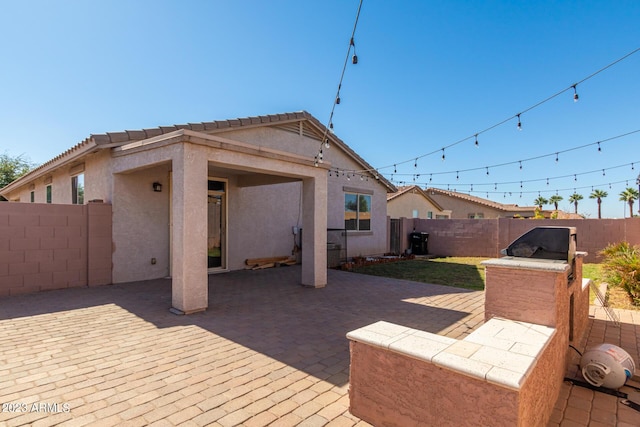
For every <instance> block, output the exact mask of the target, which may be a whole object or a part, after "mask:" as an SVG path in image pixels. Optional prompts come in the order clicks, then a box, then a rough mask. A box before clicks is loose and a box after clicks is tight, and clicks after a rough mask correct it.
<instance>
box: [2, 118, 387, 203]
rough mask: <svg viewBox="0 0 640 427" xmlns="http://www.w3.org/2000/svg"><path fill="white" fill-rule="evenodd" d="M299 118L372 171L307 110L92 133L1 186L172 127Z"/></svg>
mask: <svg viewBox="0 0 640 427" xmlns="http://www.w3.org/2000/svg"><path fill="white" fill-rule="evenodd" d="M302 120H305V121H307V122H309V123H311V124H312V125H313V127H314V128H315V131H314V132H305V135H306V136H309V137H316V138H317V139H318V140H321V139H322V136H323V135H326V136H327V137H328V138H330V139H331V141H332V143H334V144H336V145H338V146H339V147H340V148H341V149H342V150H344V151H345V152H346V153H347V155H349V156H351V157H352V158H353V159H354V160H355V161H356V162H357V163H359V164H360V165H361V166H362V167H363V169H365V170H370V171H373V170H374V168H373V167H372V166H371V165H370V164H369V163H367V162H366V161H365V160H364V159H363V158H362V157H360V156H359V155H358V154H357V153H356V152H355V151H353V150H352V149H351V147H349V146H348V145H347V144H346V143H345V142H344V141H342V140H341V139H340V138H338V137H337V136H336V135H335V134H333V133H332V132H329V131H328V129H327V128H326V127H325V126H324V125H323V124H322V123H321V122H320V121H319V120H318V119H316V118H315V117H314V116H312V115H311V114H310V113H308V112H307V111H298V112H293V113H280V114H269V115H264V116H253V117H243V118H236V119H228V120H215V121H211V122H200V123H187V124H179V125H172V126H159V127H155V128H149V129H138V130H125V131H122V132H107V133H103V134H92V135H91V136H90V137H89V138H86V139H85V140H84V141H82V142H80V143H78V144H76V145H75V146H73V147H71V148H70V149H68V150H66V151H65V152H63V153H61V154H59V155H58V156H56V157H54V158H53V159H51V160H49V161H47V162H45V163H43V164H42V165H40V166H38V167H36V168H35V169H33V170H32V171H31V172H29V173H28V174H26V175H24V176H22V177H21V178H19V179H17V180H16V181H14V182H13V183H11V184H9V185H7V186H6V187H5V189H7V188H9V187H14V185H13V184H14V183H15V184H18V183H19V182H24V181H27V180H29V179H33V178H34V177H38V176H39V175H41V174H42V173H44V172H46V171H47V170H48V169H50V168H52V167H55V166H57V164H59V163H65V162H68V161H73V160H74V159H75V158H77V157H80V156H81V155H83V154H87V153H90V152H94V151H98V150H99V149H104V148H111V147H118V146H122V145H125V144H128V143H131V142H135V141H141V140H145V139H149V138H153V137H156V136H160V135H164V134H167V133H171V132H175V131H176V130H180V129H189V130H192V131H196V132H207V133H218V132H225V131H230V130H236V129H239V128H250V127H257V126H265V125H283V124H288V123H291V124H293V123H295V122H299V121H302ZM311 155H315V153H310V156H311ZM372 175H373V174H372ZM379 181H380V182H381V183H382V185H384V186H385V187H386V188H387V190H388V191H390V192H391V191H395V190H396V187H395V186H394V185H393V184H392V183H391V182H390V181H388V180H387V179H386V178H385V177H384V176H382V175H380V176H379Z"/></svg>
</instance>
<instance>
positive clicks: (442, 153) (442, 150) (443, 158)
mask: <svg viewBox="0 0 640 427" xmlns="http://www.w3.org/2000/svg"><path fill="white" fill-rule="evenodd" d="M442 161H443V162H444V148H443V149H442Z"/></svg>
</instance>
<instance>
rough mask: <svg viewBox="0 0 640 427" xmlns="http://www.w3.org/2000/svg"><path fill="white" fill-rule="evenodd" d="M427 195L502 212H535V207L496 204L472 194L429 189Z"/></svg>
mask: <svg viewBox="0 0 640 427" xmlns="http://www.w3.org/2000/svg"><path fill="white" fill-rule="evenodd" d="M425 191H426V192H427V194H433V195H439V196H448V197H453V198H456V199H461V200H466V201H468V202H472V203H477V204H480V205H483V206H488V207H490V208H494V209H498V210H501V211H533V210H534V209H535V206H518V205H515V204H504V203H498V202H494V201H492V200H488V199H483V198H482V197H477V196H472V195H470V194H465V193H458V192H456V191H450V190H442V189H440V188H434V187H429V188H427V189H426V190H425Z"/></svg>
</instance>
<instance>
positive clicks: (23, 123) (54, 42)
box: [0, 0, 640, 217]
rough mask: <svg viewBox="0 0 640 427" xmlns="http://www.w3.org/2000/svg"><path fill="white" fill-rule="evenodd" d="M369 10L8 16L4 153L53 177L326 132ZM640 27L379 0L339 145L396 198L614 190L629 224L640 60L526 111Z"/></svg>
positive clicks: (62, 6)
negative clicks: (249, 127) (285, 130)
mask: <svg viewBox="0 0 640 427" xmlns="http://www.w3.org/2000/svg"><path fill="white" fill-rule="evenodd" d="M358 3H359V1H358V0H322V1H311V0H308V1H285V0H274V1H269V2H266V1H257V0H255V1H242V0H235V1H189V0H187V1H181V2H178V1H161V0H153V1H117V0H110V1H91V2H89V1H56V2H50V1H29V0H24V1H19V2H15V1H11V2H9V1H4V0H1V3H0V5H1V6H2V10H3V13H2V17H0V20H1V25H0V52H2V56H3V66H2V67H0V82H1V85H2V86H1V88H2V90H1V92H0V126H1V127H2V129H3V132H2V136H1V137H0V152H7V153H8V154H10V155H12V156H16V155H21V154H23V155H25V156H26V157H27V158H29V159H30V160H31V161H33V162H34V163H42V162H45V161H47V160H49V159H51V158H52V157H54V156H56V155H58V154H60V153H61V152H63V151H65V150H66V149H68V148H70V147H72V146H73V145H75V144H77V143H78V142H80V141H82V140H83V139H85V138H86V137H88V136H89V135H90V134H92V133H104V132H107V131H121V130H125V129H140V128H148V127H156V126H164V125H171V124H180V123H187V122H201V121H210V120H223V119H229V118H235V117H247V116H253V115H263V114H275V113H281V112H291V111H299V110H307V111H308V112H310V113H311V114H313V115H314V116H315V117H317V118H318V119H319V120H320V121H321V122H323V123H325V124H327V122H328V119H329V114H330V111H331V108H332V106H333V100H334V96H335V94H336V90H337V85H338V81H339V78H340V73H341V71H342V65H343V63H344V60H345V55H346V53H347V49H348V47H349V38H350V36H351V31H352V29H353V25H354V19H355V16H356V11H357V8H358ZM639 22H640V2H637V1H580V2H578V1H575V2H574V1H536V2H524V1H523V2H516V1H393V2H391V1H382V0H364V2H363V6H362V10H361V14H360V18H359V22H358V26H357V30H356V35H355V45H356V52H357V54H358V58H359V63H358V64H357V65H352V64H349V66H348V67H347V69H346V72H345V75H344V81H343V84H342V90H341V101H342V102H341V103H340V105H337V106H336V108H335V113H334V118H333V123H334V129H335V133H336V134H337V135H338V136H339V137H340V138H342V139H343V140H344V141H345V142H347V144H349V145H350V146H351V147H352V148H353V149H354V150H355V151H356V152H358V153H359V154H360V155H361V156H362V157H363V158H364V159H365V160H367V161H368V162H369V163H370V164H371V165H372V166H373V167H375V168H380V169H379V170H380V172H381V173H382V174H384V175H385V176H386V177H387V178H389V179H392V180H393V181H394V182H396V183H398V182H399V181H405V182H407V183H410V184H412V183H413V182H415V183H417V184H421V185H430V186H438V187H440V188H447V187H449V188H450V189H456V190H457V191H462V192H471V194H474V195H476V196H480V197H487V196H488V197H489V198H490V199H493V200H496V201H499V202H503V203H517V204H519V205H521V206H523V205H532V204H533V200H534V199H535V198H536V197H538V192H540V195H542V196H543V197H547V198H548V197H550V196H551V195H553V194H555V192H556V191H557V192H558V194H559V195H561V196H563V197H564V200H563V201H562V202H560V208H562V209H565V210H572V206H570V205H569V203H568V201H567V199H568V196H569V195H570V194H571V193H573V192H574V188H575V191H577V192H578V193H579V194H582V195H583V196H584V200H582V201H581V202H580V203H579V208H578V211H579V212H580V213H583V214H586V215H588V216H590V217H596V216H597V213H596V212H597V211H596V203H595V201H594V200H591V199H589V194H590V193H591V191H592V188H594V189H602V190H605V191H607V192H608V193H609V196H608V197H607V198H605V199H604V201H603V216H605V217H623V216H624V215H625V214H626V215H628V207H626V205H624V204H623V202H620V201H618V195H619V193H620V192H621V191H622V190H623V189H624V188H625V187H627V186H633V187H635V186H636V184H635V180H636V178H637V177H638V173H639V172H640V150H639V149H638V147H639V144H638V142H639V141H640V132H637V133H632V134H631V135H629V136H626V137H621V138H616V139H613V140H608V139H609V138H612V137H616V136H619V135H623V134H627V133H630V132H634V131H637V130H640V102H639V101H638V100H639V99H640V79H639V78H638V76H640V52H637V53H635V54H633V55H631V56H629V57H628V58H626V59H624V60H623V61H620V62H619V63H617V64H615V65H613V66H611V67H610V68H608V69H606V70H604V71H602V72H601V73H599V74H597V75H595V76H593V77H592V78H589V79H588V80H586V81H584V82H582V83H580V84H578V86H577V87H576V90H577V92H578V94H579V96H580V99H579V102H577V103H574V102H573V90H572V89H571V90H569V91H566V92H564V93H562V94H560V95H558V96H557V97H554V98H552V99H550V100H549V101H547V102H544V103H542V104H541V105H539V106H537V107H536V108H533V109H531V110H528V109H529V108H530V107H532V106H534V105H536V104H538V103H539V102H541V101H543V100H545V99H547V98H549V97H550V96H552V95H554V94H556V93H558V92H560V91H563V90H565V89H567V88H570V87H571V85H573V84H574V83H576V82H580V81H582V80H583V79H584V78H586V77H588V76H590V75H591V74H593V73H594V72H596V71H598V70H600V69H602V68H603V67H606V66H607V65H609V64H611V63H613V62H614V61H616V60H618V59H620V58H622V57H623V56H625V55H627V54H629V53H630V52H633V51H635V50H636V49H638V48H639V47H640V25H638V23H639ZM526 110H528V111H526ZM523 111H526V112H525V113H522V114H521V117H520V119H521V123H522V130H520V131H518V129H517V126H516V124H517V119H515V118H514V116H515V115H516V114H518V113H520V112H523ZM510 118H511V120H507V119H510ZM505 120H507V121H506V122H505V123H504V124H502V125H500V126H496V127H494V128H493V129H490V130H487V129H489V128H492V127H493V126H494V125H496V124H498V123H501V122H503V121H505ZM485 130H487V131H486V132H484V131H485ZM476 133H478V134H479V136H478V142H479V145H478V147H476V146H475V144H474V139H475V138H474V135H475V134H476ZM605 140H608V141H605ZM457 141H462V142H460V143H459V144H456V145H454V146H451V147H450V148H447V149H446V150H445V160H444V161H443V160H442V159H441V157H442V151H441V148H443V147H448V146H450V145H451V144H453V143H455V142H457ZM598 141H604V142H602V143H601V144H600V149H601V150H600V151H598V149H597V145H595V143H597V142H598ZM588 144H592V145H590V146H588V147H585V148H576V147H580V146H583V145H588ZM574 148H576V149H575V150H574ZM567 150H571V151H568V152H567ZM556 152H557V153H559V154H558V161H557V162H556V160H555V157H556V156H555V154H554V153H556ZM429 153H434V154H430V155H427V154H429ZM314 154H315V153H309V155H310V156H313V155H314ZM547 155H548V156H547ZM540 156H543V157H542V158H539V159H538V160H530V161H524V162H522V169H520V168H519V163H518V162H519V161H521V160H525V159H531V158H536V157H540ZM545 156H546V157H545ZM416 158H418V161H417V167H415V166H414V164H415V163H416V162H415V159H416ZM634 162H636V163H635V164H634V165H633V168H632V163H634ZM505 163H506V165H505V166H496V165H500V164H505ZM394 164H395V165H396V167H395V170H396V173H394V166H393V165H394ZM474 168H480V170H477V171H467V170H469V169H474ZM487 170H488V172H489V174H487ZM456 171H458V172H457V173H456ZM459 171H466V172H459ZM418 174H419V175H420V176H419V177H418V176H417V175H418ZM456 176H457V179H456ZM562 176H564V177H565V178H559V177H562ZM333 179H344V178H335V177H334V178H333ZM414 179H415V181H414ZM430 179H431V181H430ZM547 180H548V181H549V183H548V184H547ZM520 182H522V184H520ZM521 185H522V186H521ZM472 186H473V187H472ZM472 188H473V189H472ZM521 193H522V194H521ZM637 207H638V206H637V204H636V207H635V209H636V210H637Z"/></svg>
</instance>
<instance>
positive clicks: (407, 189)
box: [387, 185, 444, 211]
mask: <svg viewBox="0 0 640 427" xmlns="http://www.w3.org/2000/svg"><path fill="white" fill-rule="evenodd" d="M411 191H417V192H418V193H419V194H421V195H422V196H423V197H424V198H426V199H427V200H428V201H429V202H430V203H431V204H433V205H434V206H435V207H436V208H437V209H438V210H440V211H442V210H444V209H443V208H442V206H440V204H439V203H438V202H436V201H435V200H433V199H432V198H431V197H429V195H428V194H427V193H426V192H425V190H423V189H422V188H420V186H418V185H406V186H401V187H398V191H396V192H395V193H387V202H390V201H391V200H393V199H396V198H398V197H400V196H402V195H403V194H406V193H409V192H411Z"/></svg>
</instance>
